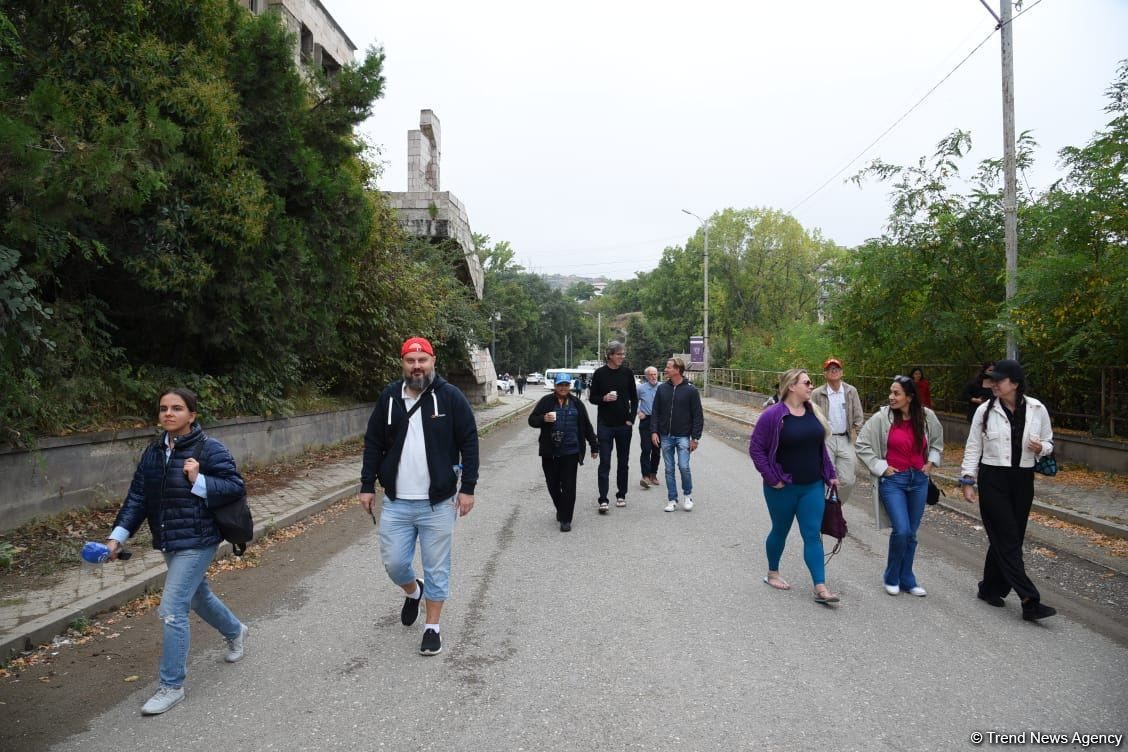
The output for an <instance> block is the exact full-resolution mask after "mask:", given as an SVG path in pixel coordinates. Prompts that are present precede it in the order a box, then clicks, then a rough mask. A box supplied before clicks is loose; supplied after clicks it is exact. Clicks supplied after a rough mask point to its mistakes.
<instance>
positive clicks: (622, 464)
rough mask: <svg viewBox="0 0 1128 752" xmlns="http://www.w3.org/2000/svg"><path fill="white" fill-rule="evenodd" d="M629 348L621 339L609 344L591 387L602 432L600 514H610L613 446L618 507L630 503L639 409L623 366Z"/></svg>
mask: <svg viewBox="0 0 1128 752" xmlns="http://www.w3.org/2000/svg"><path fill="white" fill-rule="evenodd" d="M626 358H627V348H625V347H623V343H622V342H617V341H612V342H609V343H607V359H606V365H602V366H600V367H599V368H597V369H595V373H593V374H592V376H591V384H590V385H589V386H588V400H590V401H591V403H592V404H593V405H598V407H599V410H598V411H597V416H598V417H597V420H596V424H597V433H598V435H599V513H600V514H607V508H608V504H607V493H608V490H609V487H610V484H611V447H612V446H613V445H614V447H615V453H616V455H617V459H618V473H617V474H616V477H615V480H616V487H617V492H616V493H615V506H617V507H625V506H626V505H627V478H628V475H629V470H630V467H629V465H630V461H631V434H632V433H633V432H634V422H635V414H636V413H637V412H638V387H637V386H636V385H635V379H634V373H632V372H631V369H629V368H627V367H625V366H624V365H623V361H624V360H626Z"/></svg>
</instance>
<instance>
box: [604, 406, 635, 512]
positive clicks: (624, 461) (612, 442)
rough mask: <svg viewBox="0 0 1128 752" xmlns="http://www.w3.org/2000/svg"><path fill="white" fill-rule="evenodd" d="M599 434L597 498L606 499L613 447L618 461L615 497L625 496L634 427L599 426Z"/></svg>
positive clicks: (609, 483)
mask: <svg viewBox="0 0 1128 752" xmlns="http://www.w3.org/2000/svg"><path fill="white" fill-rule="evenodd" d="M596 433H597V435H598V436H599V472H598V474H597V475H598V479H599V500H600V501H601V502H603V501H607V493H608V490H609V488H610V485H611V450H612V447H614V450H615V458H616V460H617V462H618V464H617V466H616V469H615V470H616V472H615V488H616V491H615V498H616V499H625V498H627V481H628V479H629V477H628V472H629V471H630V463H631V435H632V434H633V433H634V429H633V428H631V427H630V426H628V425H625V424H624V425H621V426H600V427H599V430H598V431H597V432H596Z"/></svg>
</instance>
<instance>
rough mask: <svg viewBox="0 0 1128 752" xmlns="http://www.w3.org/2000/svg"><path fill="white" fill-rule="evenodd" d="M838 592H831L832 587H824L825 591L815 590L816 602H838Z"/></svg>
mask: <svg viewBox="0 0 1128 752" xmlns="http://www.w3.org/2000/svg"><path fill="white" fill-rule="evenodd" d="M839 600H840V599H839V597H838V593H832V592H830V588H824V590H823V592H821V593H820V592H818V591H817V590H816V591H815V603H838V601H839Z"/></svg>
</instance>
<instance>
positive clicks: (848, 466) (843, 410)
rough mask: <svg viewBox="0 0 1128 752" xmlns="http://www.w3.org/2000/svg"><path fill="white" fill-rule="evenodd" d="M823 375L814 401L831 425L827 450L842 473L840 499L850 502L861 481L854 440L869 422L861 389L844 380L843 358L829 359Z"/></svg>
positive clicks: (840, 474)
mask: <svg viewBox="0 0 1128 752" xmlns="http://www.w3.org/2000/svg"><path fill="white" fill-rule="evenodd" d="M823 376H825V377H826V383H825V384H823V385H822V386H820V387H819V388H818V389H816V390H815V391H814V392H812V394H811V401H812V402H814V403H815V405H817V406H818V408H819V409H820V410H822V412H823V415H825V416H826V420H827V423H829V424H830V432H831V436H830V438H829V439H828V440H827V442H826V449H827V451H828V452H829V453H830V458H831V460H832V461H833V462H834V471H835V473H836V474H837V475H838V498H840V499H841V500H842V501H843V502H847V501H849V500H850V494H852V493H853V492H854V484H855V483H856V482H857V478H856V475H857V457H856V456H855V454H854V441H855V440H856V439H857V438H858V431H860V430H862V424H863V423H865V416H864V415H863V414H862V400H861V398H860V397H859V396H858V390H857V389H855V388H854V387H852V386H850V385H849V384H847V383H846V382H845V381H843V380H842V361H840V360H839V359H838V358H827V359H826V361H825V362H824V363H823Z"/></svg>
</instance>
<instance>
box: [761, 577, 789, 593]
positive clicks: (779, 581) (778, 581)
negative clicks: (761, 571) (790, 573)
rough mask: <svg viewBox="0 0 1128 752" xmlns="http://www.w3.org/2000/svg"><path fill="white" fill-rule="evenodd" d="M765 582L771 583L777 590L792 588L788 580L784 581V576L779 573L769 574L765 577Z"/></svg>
mask: <svg viewBox="0 0 1128 752" xmlns="http://www.w3.org/2000/svg"><path fill="white" fill-rule="evenodd" d="M764 584H765V585H770V586H771V587H774V588H775V589H776V590H790V589H791V585H788V584H787V582H786V581H784V579H783V578H782V577H780V576H779V575H778V574H769V575H767V576H765V577H764Z"/></svg>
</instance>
